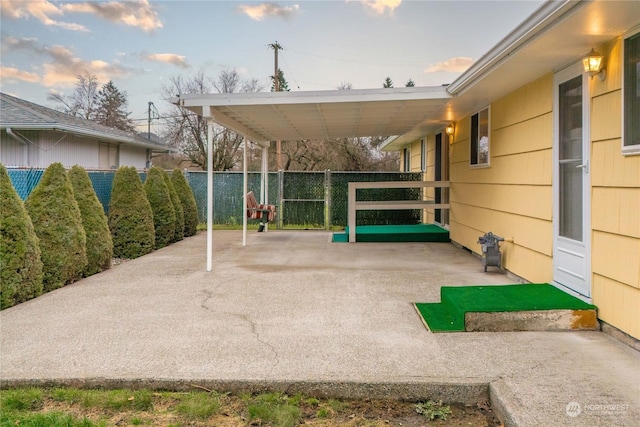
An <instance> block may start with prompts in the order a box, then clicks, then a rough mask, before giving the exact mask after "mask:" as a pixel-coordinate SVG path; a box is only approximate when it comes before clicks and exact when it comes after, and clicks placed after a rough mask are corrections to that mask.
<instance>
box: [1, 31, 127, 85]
mask: <svg viewBox="0 0 640 427" xmlns="http://www.w3.org/2000/svg"><path fill="white" fill-rule="evenodd" d="M18 50H22V51H26V52H27V53H30V54H32V55H34V56H36V57H37V58H38V61H41V62H42V63H43V64H42V70H43V73H42V77H41V78H40V81H41V82H42V84H43V85H45V86H47V87H64V86H73V85H74V84H75V82H76V79H77V76H78V75H80V74H84V73H85V72H88V73H90V74H92V75H94V76H96V78H97V79H98V81H100V82H107V81H109V80H112V79H114V78H117V77H122V76H126V75H128V74H129V73H130V72H131V70H130V69H128V68H127V67H124V66H122V65H120V64H118V63H112V64H110V63H108V62H106V61H103V60H99V59H98V60H92V61H86V60H83V59H81V58H78V57H77V56H75V54H74V53H73V51H72V50H70V49H69V48H67V47H65V46H61V45H54V46H47V45H42V44H40V43H38V41H37V40H35V39H30V38H22V39H17V38H15V37H11V36H8V37H4V38H3V39H2V52H3V53H5V52H12V51H18Z"/></svg>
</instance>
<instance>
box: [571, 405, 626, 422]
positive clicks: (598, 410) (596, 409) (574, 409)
mask: <svg viewBox="0 0 640 427" xmlns="http://www.w3.org/2000/svg"><path fill="white" fill-rule="evenodd" d="M564 410H565V412H566V414H567V416H569V417H571V418H575V417H577V416H578V415H580V414H585V415H594V414H596V415H598V416H604V415H608V416H615V415H616V413H621V412H626V411H628V410H629V405H628V404H621V403H605V404H591V403H584V404H582V405H580V404H579V403H578V402H569V403H567V406H566V407H565V408H564Z"/></svg>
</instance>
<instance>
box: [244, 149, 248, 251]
mask: <svg viewBox="0 0 640 427" xmlns="http://www.w3.org/2000/svg"><path fill="white" fill-rule="evenodd" d="M248 144H249V140H248V139H247V138H243V141H242V146H243V150H242V246H247V193H248V192H249V179H248V176H249V175H248V172H247V145H248Z"/></svg>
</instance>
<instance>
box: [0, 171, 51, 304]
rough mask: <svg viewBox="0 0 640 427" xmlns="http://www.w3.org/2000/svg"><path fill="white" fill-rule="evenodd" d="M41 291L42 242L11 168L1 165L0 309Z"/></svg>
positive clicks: (32, 296)
mask: <svg viewBox="0 0 640 427" xmlns="http://www.w3.org/2000/svg"><path fill="white" fill-rule="evenodd" d="M41 293H42V261H41V259H40V241H39V240H38V237H37V236H36V233H35V231H34V229H33V223H32V222H31V218H29V215H28V214H27V210H26V209H25V207H24V204H23V203H22V200H21V199H20V196H18V193H17V192H16V190H15V188H13V185H12V184H11V180H10V179H9V175H8V174H7V170H6V169H5V167H4V165H2V164H0V309H3V308H7V307H11V306H12V305H15V304H18V303H20V302H23V301H26V300H28V299H31V298H35V297H37V296H38V295H40V294H41Z"/></svg>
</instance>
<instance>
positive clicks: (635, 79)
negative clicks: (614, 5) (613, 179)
mask: <svg viewBox="0 0 640 427" xmlns="http://www.w3.org/2000/svg"><path fill="white" fill-rule="evenodd" d="M623 103H624V118H623V121H624V122H623V137H622V152H623V153H624V154H640V32H637V33H636V34H634V35H632V36H631V37H628V38H627V39H625V41H624V86H623Z"/></svg>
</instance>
